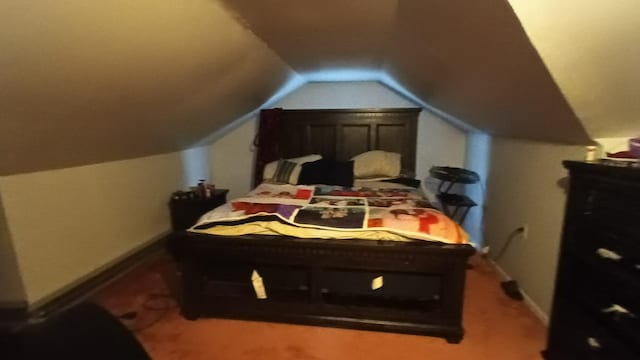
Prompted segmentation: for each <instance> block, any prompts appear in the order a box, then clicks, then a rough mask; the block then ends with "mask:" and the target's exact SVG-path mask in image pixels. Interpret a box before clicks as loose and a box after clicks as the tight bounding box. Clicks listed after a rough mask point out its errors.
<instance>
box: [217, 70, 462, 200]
mask: <svg viewBox="0 0 640 360" xmlns="http://www.w3.org/2000/svg"><path fill="white" fill-rule="evenodd" d="M272 107H282V108H285V109H321V108H332V109H338V108H402V107H418V105H416V104H414V103H413V102H411V101H410V100H407V99H406V98H404V97H403V96H401V95H399V94H397V93H395V92H394V91H392V90H390V89H389V88H388V87H386V86H384V85H383V84H381V83H379V82H373V81H367V82H311V83H307V84H305V85H304V86H302V87H301V88H299V89H298V90H296V91H294V92H292V93H291V94H289V95H287V96H286V97H284V98H283V99H281V100H280V101H279V102H278V103H276V104H274V105H273V106H272ZM256 124H257V117H254V118H251V119H249V120H248V121H247V123H245V124H244V125H242V126H240V127H238V128H236V129H235V130H233V131H231V132H230V133H229V134H227V135H226V136H225V137H224V138H222V139H220V140H218V141H217V142H215V143H214V144H213V145H212V146H211V158H212V164H211V169H212V179H213V182H214V183H215V184H216V186H218V187H221V188H229V189H230V190H231V191H230V196H229V197H230V198H232V197H234V196H237V195H240V194H243V193H245V192H247V191H249V190H250V187H251V179H252V169H253V159H254V154H253V152H252V151H251V142H252V141H253V137H254V134H255V130H256ZM465 151H466V133H465V132H463V131H461V130H459V129H458V128H456V127H454V126H452V125H450V124H449V123H448V122H446V121H444V120H442V119H440V118H439V117H437V116H436V115H434V114H432V113H430V112H428V111H426V110H423V111H422V112H421V113H420V117H419V121H418V143H417V157H416V174H417V177H418V178H420V179H424V178H425V177H426V176H427V175H428V171H429V168H430V167H431V166H433V165H448V166H464V163H465Z"/></svg>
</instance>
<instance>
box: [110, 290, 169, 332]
mask: <svg viewBox="0 0 640 360" xmlns="http://www.w3.org/2000/svg"><path fill="white" fill-rule="evenodd" d="M177 306H178V303H177V302H176V300H175V299H174V298H173V297H172V296H171V295H169V294H157V293H151V294H148V295H147V296H146V298H145V300H144V301H143V302H142V309H145V310H149V311H153V312H157V314H156V316H155V317H154V318H153V319H152V320H151V321H150V322H148V323H147V324H144V325H142V326H136V327H134V326H127V328H129V330H130V331H133V332H140V331H143V330H146V329H149V328H150V327H152V326H154V325H155V324H157V323H158V322H159V321H160V320H162V318H164V317H165V316H166V315H167V314H168V313H169V311H171V310H173V309H175V308H176V307H177ZM118 317H119V318H120V319H122V320H134V319H136V318H137V317H138V312H137V311H128V312H125V313H123V314H121V315H120V316H118ZM125 325H127V324H125Z"/></svg>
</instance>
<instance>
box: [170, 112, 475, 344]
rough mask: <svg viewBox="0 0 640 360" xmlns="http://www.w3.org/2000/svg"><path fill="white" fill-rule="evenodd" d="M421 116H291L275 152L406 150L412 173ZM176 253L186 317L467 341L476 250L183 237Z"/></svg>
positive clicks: (285, 116) (341, 156)
mask: <svg viewBox="0 0 640 360" xmlns="http://www.w3.org/2000/svg"><path fill="white" fill-rule="evenodd" d="M418 113H419V109H358V110H353V109H349V110H285V111H283V112H282V116H281V121H280V123H279V126H280V128H281V131H280V133H282V134H286V138H287V139H288V141H286V142H281V143H280V144H281V145H280V150H279V153H280V155H281V156H282V157H295V156H301V155H305V154H310V153H320V154H323V155H324V156H325V157H328V158H334V159H337V160H345V159H349V158H350V157H352V156H353V155H357V154H359V153H361V152H364V151H367V150H372V149H381V150H387V151H395V152H400V153H401V154H403V167H404V168H405V169H408V170H415V148H416V121H417V117H418ZM256 171H261V169H256ZM172 248H173V253H174V255H175V257H176V260H177V262H178V265H179V269H180V273H181V277H182V285H183V292H182V297H183V298H182V300H181V310H182V314H183V316H184V317H185V318H187V319H192V320H193V319H197V318H199V317H221V318H236V319H248V320H263V321H275V322H287V323H299V324H310V325H322V326H334V327H345V328H355V329H364V330H378V331H392V332H400V333H409V334H420V335H431V336H440V337H444V338H445V339H446V340H447V341H448V342H450V343H458V342H460V341H461V339H462V336H463V328H462V309H463V298H464V284H465V270H466V263H467V259H468V257H469V256H471V255H472V254H473V253H474V249H473V247H471V246H470V245H448V244H441V243H432V242H426V241H419V240H417V241H412V242H392V241H372V240H358V239H352V240H335V239H333V240H332V239H299V238H294V237H287V236H256V235H253V236H248V235H247V236H236V237H224V236H213V235H206V234H196V233H186V232H185V233H183V234H181V235H180V236H178V237H175V238H174V239H173V243H172ZM254 270H257V272H258V273H259V274H260V276H261V277H262V280H263V283H264V286H265V288H266V293H267V296H268V298H267V299H257V298H256V292H255V291H254V287H253V285H252V282H251V275H252V273H253V271H254ZM374 279H376V282H377V285H376V283H375V282H374V281H373V280H374ZM380 283H382V286H381V287H379V288H377V289H375V290H374V289H373V288H375V287H378V286H379V285H381V284H380ZM374 285H375V286H374Z"/></svg>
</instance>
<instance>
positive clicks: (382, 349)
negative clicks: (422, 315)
mask: <svg viewBox="0 0 640 360" xmlns="http://www.w3.org/2000/svg"><path fill="white" fill-rule="evenodd" d="M471 263H472V264H473V265H474V266H473V268H472V269H469V270H468V271H467V286H466V296H465V309H464V327H465V331H466V333H465V337H464V339H463V340H462V342H461V343H460V344H456V345H453V344H448V343H447V342H446V341H445V340H444V339H441V338H432V337H426V336H415V335H401V334H391V333H381V332H370V331H360V330H345V329H334V328H324V327H313V326H301V325H287V324H274V323H265V322H254V321H239V320H222V319H201V320H197V321H187V320H185V319H183V318H182V317H181V316H180V314H179V313H178V309H177V308H175V302H174V301H173V300H172V299H171V298H168V297H165V296H164V295H150V294H167V293H169V288H170V287H171V286H172V284H167V281H165V279H167V278H168V277H167V276H166V275H167V273H170V272H171V270H172V264H171V262H170V261H169V260H167V259H161V260H159V261H156V262H154V263H152V264H150V265H147V266H144V267H142V268H139V269H136V270H134V271H132V272H130V273H129V274H127V275H125V276H124V277H122V278H120V279H119V280H117V281H115V282H113V283H112V284H111V285H109V286H108V287H106V288H104V289H103V290H102V291H101V292H100V293H98V294H97V295H96V297H95V299H94V300H95V301H96V302H98V303H100V304H102V305H103V306H105V307H106V308H108V309H109V310H110V311H111V312H112V313H114V314H116V315H122V314H124V313H126V312H129V311H136V312H137V314H138V316H137V317H136V318H134V319H131V320H123V321H124V322H125V324H127V326H128V327H129V328H131V329H133V330H134V331H135V334H136V336H137V337H138V339H139V340H140V341H141V342H142V344H143V345H144V347H145V348H146V349H147V351H148V352H149V354H150V355H151V357H152V358H153V359H157V360H169V359H194V360H198V359H207V360H211V359H233V360H243V359H278V360H289V359H301V360H320V359H327V360H342V359H345V360H346V359H370V360H376V359H403V360H411V359H421V360H424V359H429V360H439V359H472V360H484V359H491V360H501V359H505V360H528V359H542V357H541V356H540V351H541V350H543V349H544V347H545V341H546V329H545V327H544V326H543V324H542V323H541V322H540V321H539V320H538V319H537V318H536V317H535V316H534V315H533V314H532V313H531V311H530V310H529V309H528V308H527V307H526V306H525V305H524V303H522V302H517V301H514V300H511V299H509V298H508V297H506V296H505V295H504V294H503V293H502V291H501V289H500V284H499V282H500V279H499V277H498V275H497V274H496V272H495V270H494V269H493V267H492V266H491V265H490V264H489V263H488V262H487V261H486V260H484V259H482V258H480V257H474V258H472V260H471ZM166 309H168V310H166Z"/></svg>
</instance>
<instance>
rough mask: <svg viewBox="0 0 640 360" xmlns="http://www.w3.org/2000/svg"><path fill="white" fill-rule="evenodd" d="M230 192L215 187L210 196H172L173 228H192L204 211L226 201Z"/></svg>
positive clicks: (176, 229)
mask: <svg viewBox="0 0 640 360" xmlns="http://www.w3.org/2000/svg"><path fill="white" fill-rule="evenodd" d="M228 192H229V190H227V189H215V190H213V192H212V193H211V196H210V197H208V198H203V197H197V196H193V197H185V198H172V199H171V200H170V201H169V210H170V212H171V229H172V230H173V231H174V232H175V231H181V230H186V229H188V228H190V227H191V226H193V225H194V224H195V223H196V221H198V218H200V216H202V215H203V214H204V213H206V212H207V211H209V210H212V209H214V208H216V207H218V206H220V205H222V204H224V203H226V202H227V193H228Z"/></svg>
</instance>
